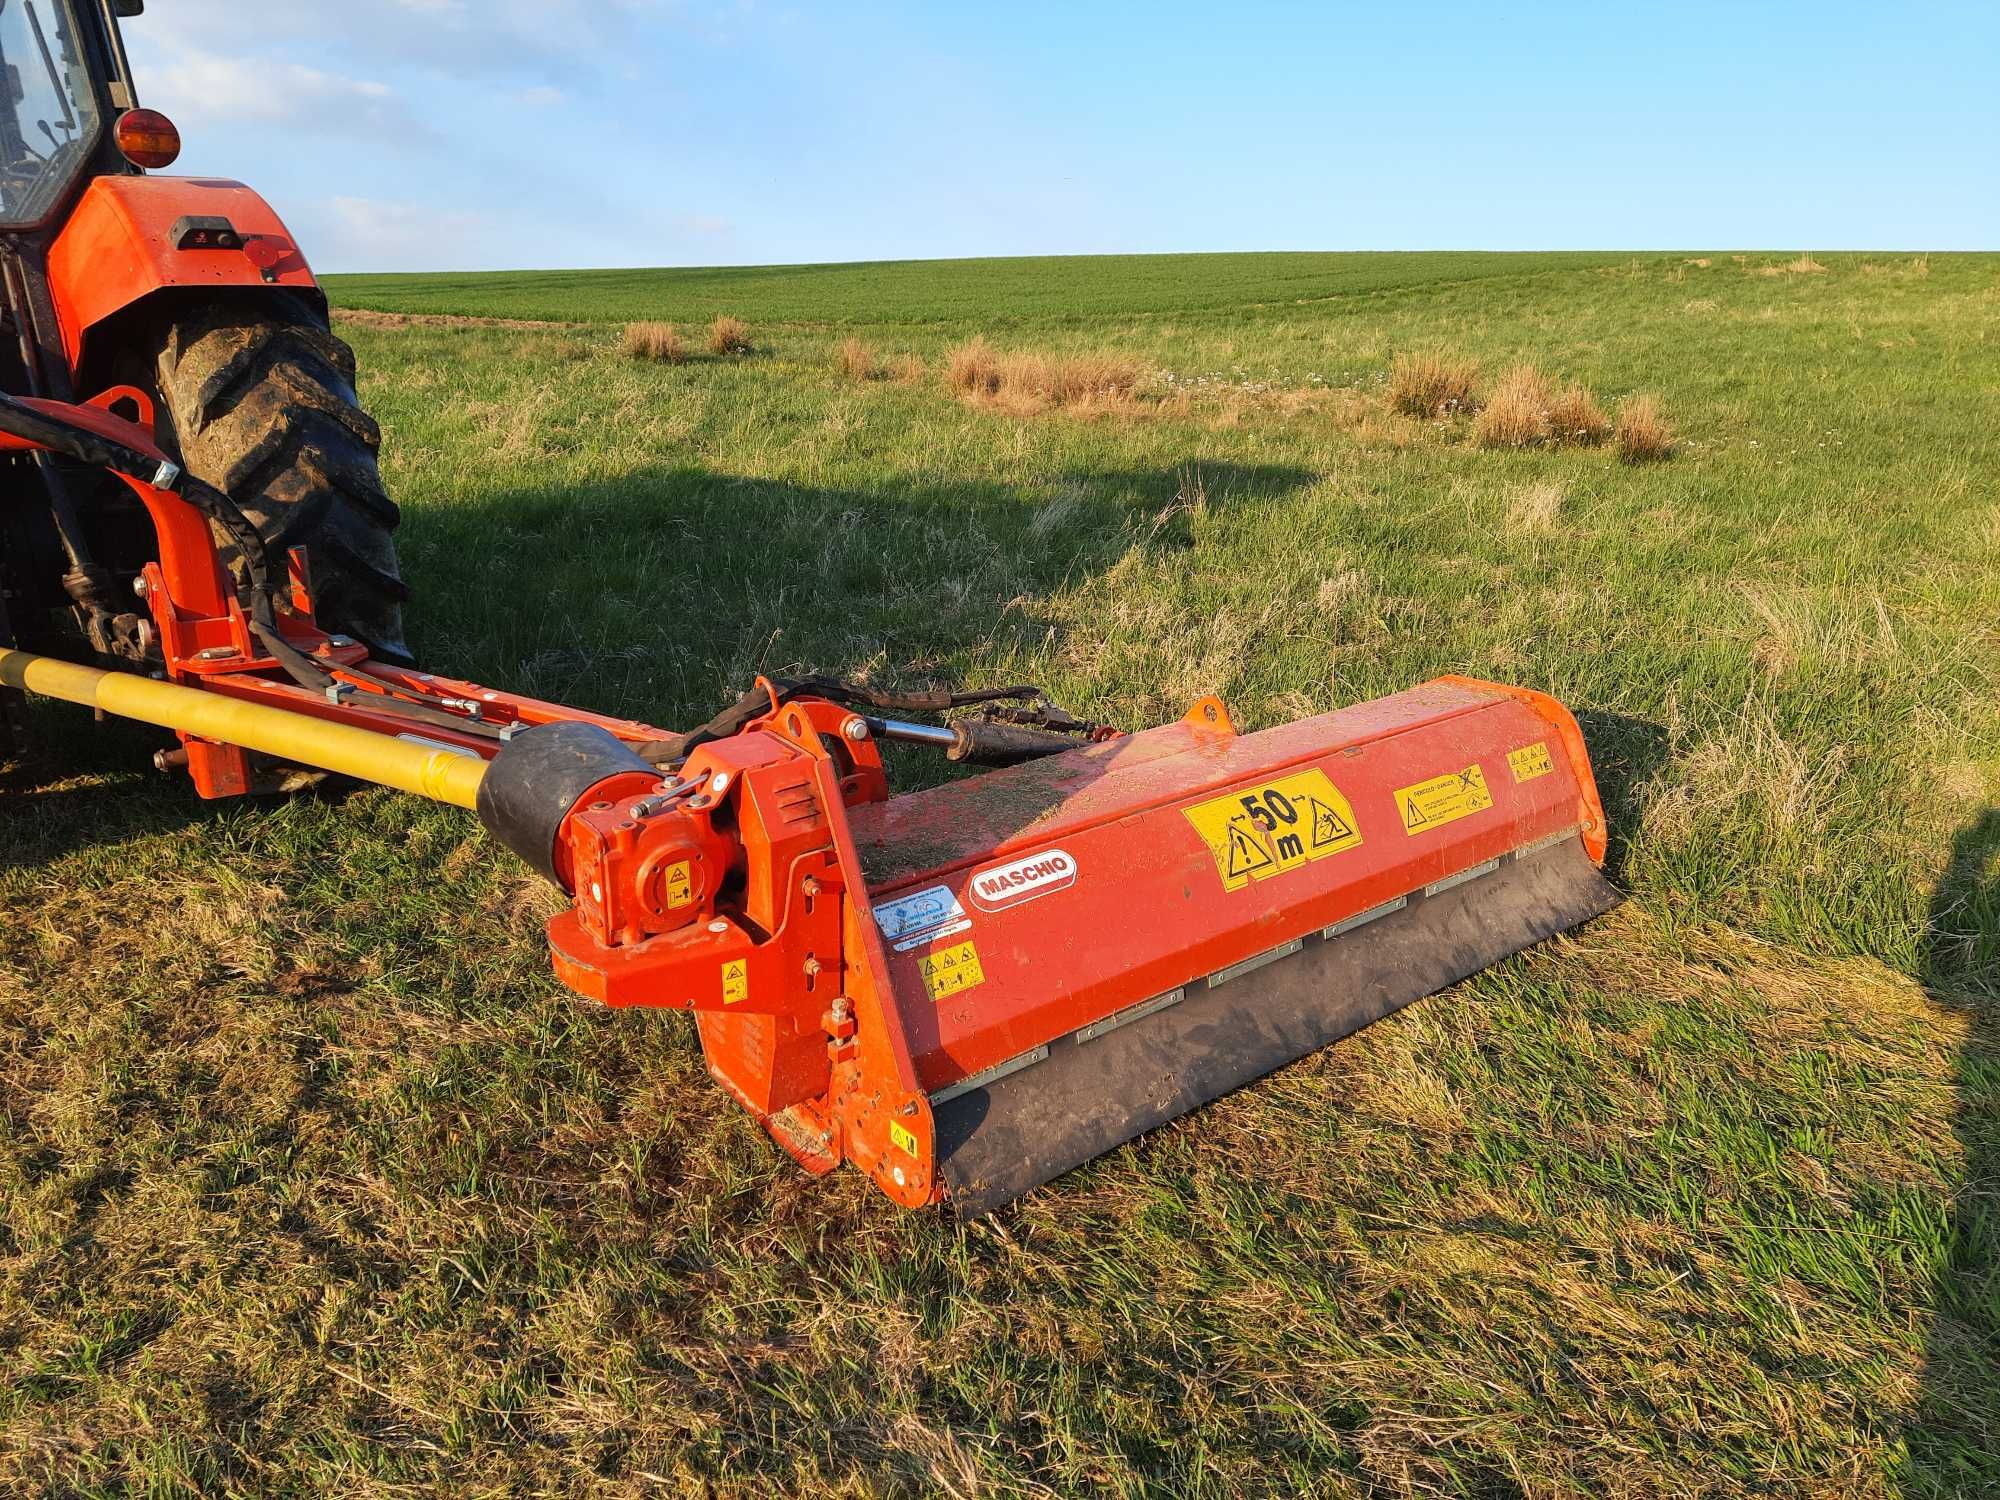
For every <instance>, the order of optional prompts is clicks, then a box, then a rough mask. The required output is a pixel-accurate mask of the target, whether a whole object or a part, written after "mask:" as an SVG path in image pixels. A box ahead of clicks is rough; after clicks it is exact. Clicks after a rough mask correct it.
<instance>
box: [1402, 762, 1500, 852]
mask: <svg viewBox="0 0 2000 1500" xmlns="http://www.w3.org/2000/svg"><path fill="white" fill-rule="evenodd" d="M1492 805H1493V793H1492V792H1490V791H1488V790H1487V789H1486V772H1485V771H1484V770H1483V769H1482V768H1481V767H1479V766H1476V765H1473V766H1467V767H1466V768H1465V769H1464V770H1463V771H1451V772H1448V773H1447V774H1445V775H1443V776H1433V777H1432V778H1431V779H1430V780H1429V781H1420V782H1418V783H1417V784H1416V785H1415V786H1406V787H1400V788H1398V789H1397V792H1396V810H1397V812H1399V813H1401V814H1402V817H1403V832H1405V833H1407V834H1409V835H1410V836H1411V837H1413V838H1414V837H1415V836H1416V835H1417V834H1420V833H1429V832H1430V831H1431V830H1432V829H1433V828H1436V827H1438V826H1439V825H1440V824H1443V823H1451V822H1455V821H1457V820H1458V819H1459V818H1469V817H1471V816H1472V815H1473V814H1474V813H1476V812H1484V811H1486V809H1487V808H1489V807H1491V806H1492Z"/></svg>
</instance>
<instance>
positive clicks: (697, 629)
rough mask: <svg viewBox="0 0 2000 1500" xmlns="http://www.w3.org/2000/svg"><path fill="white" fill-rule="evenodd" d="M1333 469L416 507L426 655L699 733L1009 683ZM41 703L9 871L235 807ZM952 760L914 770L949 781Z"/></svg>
mask: <svg viewBox="0 0 2000 1500" xmlns="http://www.w3.org/2000/svg"><path fill="white" fill-rule="evenodd" d="M1318 477H1319V476H1318V475H1316V474H1314V473H1312V472H1310V471H1308V470H1304V469H1297V468H1290V467H1284V466H1279V465H1242V464H1228V463H1208V462H1198V461H1194V460H1190V461H1189V462H1188V463H1186V464H1176V465H1172V466H1167V467H1162V468H1160V469H1148V470H1139V471H1128V470H1110V471H1092V470H1086V471H1079V472H1074V473H1066V474H1061V475H1056V476H1052V477H1046V478H1043V479H1041V480H1039V481H1035V482H1030V483H1024V484H1019V485H1013V484H996V483H991V482H977V483H969V482H965V481H955V480H948V479H942V478H940V479H937V480H935V481H931V482H913V483H908V484H903V485H899V486H895V487H884V488H881V489H873V488H870V489H835V488H816V487H812V486H807V485H799V484H794V483H789V482H785V481H776V480H765V479H755V478H745V477H739V476H732V475H727V474H717V473H714V472H711V471H709V470H706V469H701V468H697V467H679V468H666V467H663V468H652V469H640V470H635V471H632V472H630V473H627V474H622V475H619V476H617V477H616V478H613V479H608V480H605V481H602V482H599V483H595V484H590V485H581V486H579V485H550V486H547V487H545V488H536V489H529V490H515V491H500V492H495V493H490V494H481V495H477V496H475V497H474V498H471V499H468V500H466V501H463V502H458V503H451V502H445V503H440V504H436V505H431V506H426V507H423V508H420V509H413V510H412V511H411V512H410V513H409V517H408V520H407V522H406V524H405V527H404V530H403V533H402V536H401V539H400V540H401V545H402V549H403V553H404V560H405V574H406V576H407V577H409V578H410V579H411V581H412V583H413V584H414V586H415V589H416V594H417V597H416V599H415V601H414V603H413V604H412V606H411V618H412V636H413V638H414V640H415V641H416V644H417V647H418V651H419V653H420V655H421V656H422V658H423V660H424V664H425V665H426V666H428V667H431V668H433V669H435V670H438V671H443V672H448V673H451V674H453V675H459V676H465V677H470V678H473V679H475V680H477V681H481V682H485V683H489V684H491V685H492V686H494V687H498V688H502V689H507V690H511V691H517V692H523V693H527V694H531V695H534V696H537V697H544V698H552V699H555V700H557V701H560V702H565V703H570V704H573V705H575V706H577V707H580V708H588V709H595V710H599V711H605V712H612V713H619V714H624V715H629V716H632V717H637V718H643V719H645V720H647V721H648V722H651V723H655V724H660V725H664V726H668V727H683V726H686V725H689V724H694V723H699V722H700V721H702V720H704V719H706V718H708V717H709V716H710V715H711V714H712V713H714V712H715V711H716V710H717V709H718V708H720V707H722V706H723V705H725V704H726V703H728V702H731V701H733V700H734V698H735V697H736V695H737V693H739V692H740V691H741V690H742V689H744V688H746V687H747V686H749V683H750V680H751V678H752V677H753V676H754V675H755V674H756V673H757V672H760V671H770V672H780V671H787V670H793V669H799V670H812V671H827V672H831V673H835V674H838V675H855V674H857V673H862V672H871V673H873V674H874V675H875V676H876V677H877V679H878V680H893V681H897V682H901V683H904V684H916V683H923V684H926V685H936V686H941V687H955V686H962V685H966V678H967V676H968V674H969V673H974V672H976V673H977V674H978V675H979V677H980V678H981V680H982V681H990V680H992V679H993V677H994V675H995V674H996V673H997V674H1001V675H1007V674H1008V673H1009V668H1008V667H1007V665H1006V664H1005V662H1004V659H1003V660H1002V662H1001V664H1000V665H998V666H986V665H983V664H981V665H973V664H972V663H973V661H974V659H975V658H983V659H984V661H986V662H991V661H993V660H994V659H995V658H996V657H1001V658H1004V656H1005V655H1007V654H1009V653H1007V652H1006V651H1005V645H1006V643H1009V642H1011V643H1013V644H1015V645H1018V646H1019V647H1020V648H1021V649H1022V650H1023V651H1026V650H1028V649H1031V648H1037V647H1046V646H1047V644H1048V643H1049V642H1050V641H1051V640H1052V639H1054V638H1055V635H1056V631H1057V627H1056V626H1054V625H1052V624H1050V623H1049V622H1047V621H1045V620H1041V619H1039V618H1038V617H1037V616H1038V609H1037V600H1038V599H1039V598H1041V597H1043V596H1046V595H1047V594H1048V593H1050V592H1051V591H1054V590H1057V589H1060V588H1062V587H1064V586H1065V585H1068V584H1072V583H1080V582H1082V581H1083V580H1085V579H1087V578H1089V577H1091V576H1093V575H1095V574H1098V573H1101V572H1103V571H1104V570H1106V569H1108V568H1110V567H1113V566H1115V565H1116V564H1117V562H1118V561H1119V559H1120V558H1122V557H1123V556H1124V555H1125V554H1126V553H1127V552H1128V551H1130V550H1131V549H1132V548H1134V547H1141V548H1166V549H1170V548H1174V547H1184V546H1190V545H1192V544H1193V540H1194V533H1193V517H1194V515H1195V513H1196V512H1197V511H1198V510H1199V509H1201V508H1204V507H1223V506H1229V505H1234V504H1244V503H1250V504H1254V503H1269V502H1276V501H1281V500H1283V499H1285V498H1286V497H1288V496H1290V495H1292V494H1295V493H1296V492H1298V491H1299V490H1301V489H1303V488H1305V487H1306V486H1308V485H1311V484H1312V483H1314V482H1315V481H1316V480H1317V479H1318ZM996 642H998V643H1001V648H1000V650H998V651H996V650H995V643H996ZM1010 680H1013V679H1012V678H1011V676H1010ZM29 719H30V725H29V728H30V734H29V741H30V743H29V745H28V747H27V751H26V754H25V757H24V760H25V764H24V765H23V766H22V767H21V768H20V769H18V770H17V771H16V772H15V773H14V774H13V775H12V776H11V777H10V778H9V779H8V780H7V781H6V782H4V783H0V870H5V869H8V868H21V867H24V866H25V867H28V868H33V867H35V866H37V865H44V864H48V863H51V862H53V861H55V860H57V859H60V858H62V857H64V856H65V855H67V854H70V853H72V852H75V851H78V850H85V849H94V848H96V849H101V848H104V847H108V846H112V845H115V844H116V843H118V842H119V841H121V840H123V839H127V838H133V837H139V836H145V835H151V834H158V833H162V832H170V831H173V830H175V829H178V828H182V827H186V826H189V825H195V824H199V823H202V822H203V821H205V820H207V819H209V818H212V817H214V816H216V815H217V814H216V810H215V809H214V808H211V807H207V806H204V804H202V803H201V802H200V801H199V800H198V799H196V798H195V796H194V795H193V793H192V791H191V790H190V789H189V788H188V786H187V783H186V782H185V780H184V779H175V780H171V781H170V780H168V779H167V778H156V777H155V776H154V773H153V772H152V771H151V769H150V766H149V762H150V759H151V756H152V752H153V751H154V750H155V749H157V748H159V747H160V746H162V745H164V744H166V743H168V739H167V737H166V736H165V735H164V734H163V733H162V732H160V731H155V730H151V729H149V728H146V727H145V726H140V725H132V724H125V723H119V722H112V723H108V724H105V725H93V724H92V723H91V721H90V719H89V717H88V715H86V714H84V713H83V712H82V711H81V710H75V709H71V708H69V707H67V706H65V705H49V704H38V705H35V706H34V707H33V708H32V709H31V711H30V714H29ZM1133 727H1140V726H1133ZM934 762H935V757H930V758H928V759H926V760H924V761H921V762H919V761H913V760H911V759H910V758H909V757H898V770H906V771H907V772H908V773H910V779H912V780H914V781H916V782H919V783H920V782H923V781H927V780H936V779H940V777H941V776H942V775H943V769H942V767H941V766H939V765H936V764H934Z"/></svg>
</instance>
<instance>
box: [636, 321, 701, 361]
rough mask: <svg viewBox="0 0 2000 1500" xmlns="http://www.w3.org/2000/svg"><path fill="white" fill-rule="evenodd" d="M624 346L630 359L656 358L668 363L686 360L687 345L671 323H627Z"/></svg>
mask: <svg viewBox="0 0 2000 1500" xmlns="http://www.w3.org/2000/svg"><path fill="white" fill-rule="evenodd" d="M624 347H625V353H626V355H627V357H629V358H631V359H656V360H660V361H662V362H664V363H666V364H670V365H678V364H685V363H686V362H687V345H685V344H683V343H682V342H681V336H680V332H679V330H678V329H676V328H675V327H674V325H673V324H671V323H627V324H626V325H625V345H624Z"/></svg>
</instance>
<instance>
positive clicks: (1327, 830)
mask: <svg viewBox="0 0 2000 1500" xmlns="http://www.w3.org/2000/svg"><path fill="white" fill-rule="evenodd" d="M1306 805H1307V806H1308V807H1310V808H1311V809H1312V815H1313V842H1312V846H1313V848H1315V849H1324V848H1325V847H1326V846H1327V845H1328V844H1337V843H1339V842H1340V841H1341V840H1342V839H1351V838H1353V837H1354V830H1353V829H1352V828H1350V827H1349V826H1348V824H1347V820H1346V819H1345V818H1343V817H1342V816H1341V815H1340V814H1339V813H1337V812H1335V811H1334V810H1333V809H1332V808H1330V807H1328V806H1327V805H1326V804H1325V803H1324V802H1322V801H1320V800H1319V798H1317V797H1308V798H1307V799H1306Z"/></svg>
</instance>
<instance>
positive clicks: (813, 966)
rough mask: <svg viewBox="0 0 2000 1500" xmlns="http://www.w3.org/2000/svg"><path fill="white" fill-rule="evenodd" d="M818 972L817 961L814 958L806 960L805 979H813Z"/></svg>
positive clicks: (818, 963)
mask: <svg viewBox="0 0 2000 1500" xmlns="http://www.w3.org/2000/svg"><path fill="white" fill-rule="evenodd" d="M819 971H820V962H819V960H818V959H816V958H808V959H807V960H806V978H808V979H811V978H813V977H814V976H815V975H817V974H818V973H819Z"/></svg>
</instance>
